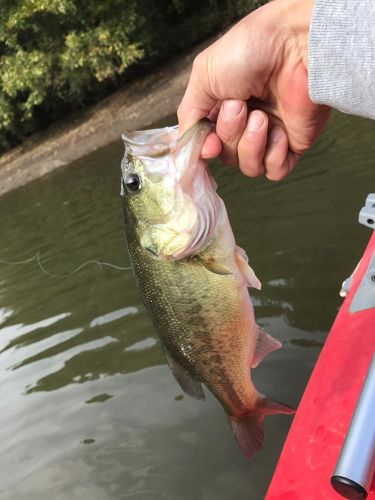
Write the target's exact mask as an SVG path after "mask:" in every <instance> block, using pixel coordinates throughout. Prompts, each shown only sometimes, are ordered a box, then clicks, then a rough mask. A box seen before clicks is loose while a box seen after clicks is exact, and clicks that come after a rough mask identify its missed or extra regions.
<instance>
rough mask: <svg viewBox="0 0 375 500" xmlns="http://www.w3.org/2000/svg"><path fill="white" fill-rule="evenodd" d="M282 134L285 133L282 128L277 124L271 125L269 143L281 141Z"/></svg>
mask: <svg viewBox="0 0 375 500" xmlns="http://www.w3.org/2000/svg"><path fill="white" fill-rule="evenodd" d="M284 135H285V132H284V130H283V129H282V128H281V127H279V126H278V125H277V126H276V127H273V129H272V130H271V133H270V137H269V142H270V143H271V144H276V143H278V142H280V141H281V139H282V138H283V137H284Z"/></svg>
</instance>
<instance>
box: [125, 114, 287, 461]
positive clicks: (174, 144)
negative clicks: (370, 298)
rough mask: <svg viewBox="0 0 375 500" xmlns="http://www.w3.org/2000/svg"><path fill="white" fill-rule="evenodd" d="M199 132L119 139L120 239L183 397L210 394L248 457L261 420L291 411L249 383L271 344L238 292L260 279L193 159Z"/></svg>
mask: <svg viewBox="0 0 375 500" xmlns="http://www.w3.org/2000/svg"><path fill="white" fill-rule="evenodd" d="M208 132H209V126H208V124H207V122H205V121H204V122H199V123H198V124H197V125H196V126H195V127H193V128H192V129H190V130H189V131H188V132H187V133H185V134H184V136H182V137H181V138H178V137H177V130H176V129H175V128H174V129H170V128H167V129H156V130H150V131H144V132H135V133H128V134H127V135H126V134H125V137H124V140H125V145H126V154H125V157H124V161H123V164H122V194H123V212H124V221H125V232H126V240H127V244H128V250H129V255H130V260H131V265H132V268H133V271H134V275H135V279H136V282H137V284H138V287H139V289H140V291H141V294H142V297H143V300H144V303H145V305H146V307H147V309H148V312H149V314H150V316H151V318H152V321H153V324H154V326H155V329H156V331H157V332H158V335H159V337H160V340H161V343H162V345H163V347H164V350H165V352H166V355H167V359H168V363H169V365H170V367H171V369H172V372H173V373H174V375H175V377H176V379H177V380H178V382H179V383H180V385H181V387H182V388H183V389H184V390H185V391H186V392H187V393H188V394H190V395H193V396H194V397H197V398H199V399H202V398H203V392H202V389H201V385H200V384H201V383H203V384H204V385H205V386H206V387H207V388H208V389H209V390H210V391H211V392H212V393H213V394H214V395H215V397H216V398H217V399H218V400H219V401H220V403H221V404H222V406H223V407H224V409H225V411H226V412H227V414H228V416H229V418H230V423H231V426H232V430H233V432H234V434H235V436H236V438H237V440H238V442H239V444H240V446H241V448H242V450H243V451H244V453H245V455H246V456H248V457H249V456H252V455H253V454H254V453H255V452H256V451H257V450H258V449H259V448H260V447H261V445H262V441H263V418H264V415H267V414H272V413H291V412H292V411H293V410H292V409H291V408H290V407H287V406H286V405H282V404H281V403H278V402H275V401H272V400H271V399H269V398H266V397H265V396H263V395H261V394H260V393H259V392H258V391H257V390H256V389H255V387H254V385H253V383H252V381H251V377H250V367H251V366H255V365H256V364H257V363H258V362H259V361H260V360H261V358H262V357H264V356H265V355H266V354H267V353H268V352H271V351H272V350H275V349H277V348H279V347H280V346H281V344H280V343H279V342H278V341H276V340H274V339H272V338H271V337H270V336H269V335H267V334H266V333H265V332H263V331H262V330H261V329H260V328H259V327H258V326H257V325H256V323H255V319H254V313H253V308H252V305H251V301H250V298H249V295H248V291H247V287H248V286H249V285H252V286H256V287H258V288H259V287H260V283H259V281H258V279H257V278H256V277H255V274H254V272H253V271H252V269H251V268H250V267H249V266H248V263H247V256H246V254H245V252H244V251H243V250H242V249H240V248H239V247H237V246H236V245H235V241H234V237H233V233H232V230H231V228H230V225H229V221H228V217H227V213H226V210H225V206H224V203H223V202H222V200H221V199H220V198H219V196H218V195H217V194H216V185H215V183H214V181H213V179H212V178H211V176H210V174H209V173H208V170H207V167H206V164H205V163H204V162H203V161H202V160H201V159H200V158H199V157H200V149H201V147H202V144H203V142H204V139H205V137H206V136H207V133H208ZM155 151H156V153H155ZM160 152H162V153H160Z"/></svg>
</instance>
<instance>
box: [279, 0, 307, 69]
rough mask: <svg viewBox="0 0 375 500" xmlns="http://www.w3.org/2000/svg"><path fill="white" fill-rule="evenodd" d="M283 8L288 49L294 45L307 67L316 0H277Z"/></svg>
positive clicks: (282, 13)
mask: <svg viewBox="0 0 375 500" xmlns="http://www.w3.org/2000/svg"><path fill="white" fill-rule="evenodd" d="M276 1H280V7H281V9H282V12H281V16H282V19H283V21H282V24H283V26H284V30H283V32H284V36H286V40H285V41H286V44H285V46H286V49H287V50H288V51H290V50H291V48H292V47H293V51H294V52H297V54H298V57H299V58H300V59H301V60H302V61H303V64H304V66H305V68H306V69H307V65H308V64H307V54H308V39H309V32H310V25H311V21H312V15H313V10H314V0H276Z"/></svg>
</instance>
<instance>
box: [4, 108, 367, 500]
mask: <svg viewBox="0 0 375 500" xmlns="http://www.w3.org/2000/svg"><path fill="white" fill-rule="evenodd" d="M373 133H374V124H373V123H370V122H367V121H364V120H359V119H353V118H348V117H344V116H342V115H336V116H335V118H334V120H333V122H332V123H331V125H330V127H329V129H328V130H327V132H326V134H325V135H324V136H323V138H322V139H321V140H320V141H319V143H318V144H317V145H316V146H315V148H314V150H313V151H311V152H310V153H309V154H308V155H306V157H305V158H304V159H303V161H302V162H301V164H300V166H299V168H298V169H297V171H296V172H295V173H293V175H292V176H290V178H289V179H288V180H286V181H285V182H283V183H278V184H274V183H270V182H268V181H266V180H265V179H255V180H254V179H245V178H244V177H243V176H241V175H240V174H238V172H237V171H236V170H234V169H225V168H222V167H219V166H217V165H214V167H213V170H214V172H215V175H216V177H217V180H218V184H219V186H220V193H221V194H222V196H223V198H224V200H225V201H226V205H227V208H228V211H229V214H230V218H231V221H232V225H233V228H234V231H235V234H236V236H237V240H238V243H239V244H240V245H241V246H243V247H244V248H246V249H247V251H248V254H249V256H250V260H251V264H252V265H253V267H254V268H255V270H256V272H257V275H258V276H259V277H260V278H261V279H262V282H263V290H262V291H261V292H257V291H254V292H252V294H253V302H254V305H255V309H256V316H257V318H258V321H259V323H260V324H261V325H262V326H264V328H265V329H266V330H267V331H269V332H270V333H271V334H272V335H274V336H275V337H277V338H278V339H280V340H281V341H282V342H283V344H284V347H283V349H282V350H281V351H278V352H276V353H274V354H272V355H271V356H269V357H268V358H267V359H266V360H264V362H263V363H262V365H261V366H260V367H259V369H257V370H256V373H255V382H256V384H257V386H258V387H259V389H260V390H261V391H262V392H264V393H266V394H269V395H271V396H274V397H275V398H276V399H279V400H282V401H285V402H287V403H289V404H297V403H298V400H299V398H300V397H301V394H302V391H303V389H304V386H305V384H306V381H307V379H308V376H309V374H310V372H311V370H312V367H313V365H314V362H315V360H316V357H317V355H318V354H319V350H320V348H321V346H322V345H323V343H324V339H325V337H326V334H327V331H328V330H329V328H330V325H331V323H332V320H333V318H334V316H335V314H336V311H337V309H338V307H339V304H340V299H339V297H338V290H339V285H340V283H341V282H342V280H343V279H344V278H345V277H346V276H347V275H349V274H350V273H351V271H352V269H353V268H354V266H355V264H356V261H357V260H358V258H359V257H360V256H361V252H362V249H363V248H364V245H365V242H366V239H367V238H368V236H369V233H368V230H366V229H365V228H362V227H360V226H359V225H358V224H357V223H356V220H357V213H358V210H359V208H360V207H361V206H362V203H363V201H364V199H365V196H366V194H367V193H368V192H369V191H371V189H372V190H373V188H371V181H372V180H373V178H374V165H373V158H374V157H375V143H374V141H373V140H372V137H373ZM121 156H122V144H121V142H120V141H119V142H118V143H116V144H114V145H111V146H109V147H107V148H104V149H102V150H100V151H97V152H95V153H93V154H91V155H89V156H88V157H86V158H84V159H83V160H80V161H78V162H76V163H75V164H74V166H72V167H71V168H65V169H63V170H61V171H59V172H56V173H54V174H52V175H50V176H48V177H46V178H44V179H42V180H40V181H36V182H34V183H32V184H30V185H28V186H26V187H24V188H21V189H19V190H17V191H16V192H14V193H9V194H8V195H6V196H4V197H3V198H1V199H0V242H1V246H0V260H1V261H22V260H27V259H30V257H32V256H34V255H36V253H37V252H40V255H41V259H42V262H43V267H44V268H45V269H46V270H48V271H49V272H50V273H51V274H58V275H63V274H68V273H70V272H71V271H72V270H74V269H76V268H77V267H78V266H80V265H81V264H82V263H83V262H84V261H87V260H98V261H105V262H110V263H113V264H115V265H118V266H120V267H126V266H127V265H128V264H129V262H128V257H127V254H126V249H125V246H124V241H123V239H124V235H123V228H122V216H121V209H120V201H119V161H120V159H121ZM0 372H1V374H0V377H1V378H0V398H1V401H2V411H1V413H0V442H1V446H0V470H1V472H2V473H1V476H0V500H8V499H9V500H22V499H28V500H30V499H31V500H33V499H35V500H47V499H48V500H50V499H51V498H53V499H54V500H60V499H61V500H65V499H69V500H74V499H80V500H81V499H85V498H90V499H93V500H99V499H100V500H102V499H103V500H105V499H116V500H118V499H122V498H124V499H125V498H135V499H173V500H178V499H190V498H199V499H204V500H212V498H215V499H218V500H220V499H223V500H224V499H225V500H230V499H242V498H252V499H261V498H263V497H264V492H265V490H266V488H267V484H268V482H269V480H270V478H271V476H272V472H273V469H274V466H275V463H276V461H277V457H278V455H279V453H280V450H281V447H282V443H283V440H284V438H285V435H286V432H287V429H288V427H289V425H290V418H289V417H285V416H276V417H273V418H270V419H268V421H267V423H266V443H265V447H264V449H263V451H262V452H261V453H260V454H259V455H257V456H256V457H255V458H254V459H253V460H252V461H250V462H248V461H246V460H245V459H244V458H243V457H242V455H241V453H240V451H239V449H238V447H237V445H236V443H235V441H234V439H233V437H232V436H231V433H230V431H229V428H228V425H227V422H226V419H225V417H224V414H223V412H222V410H221V409H220V408H219V406H218V403H217V402H216V401H215V400H214V399H213V398H212V397H210V396H209V397H208V401H206V402H205V403H204V404H203V403H201V402H199V401H194V400H192V399H190V398H188V397H184V396H183V395H182V394H181V390H180V388H179V387H178V386H177V384H176V383H175V381H174V380H173V378H172V376H171V374H170V373H169V371H168V368H167V367H166V365H165V359H164V356H163V354H162V352H161V350H160V348H159V346H158V344H157V339H156V336H155V334H154V331H153V329H152V327H151V324H150V320H149V318H148V316H147V314H146V312H145V309H144V307H143V305H142V304H141V300H140V298H139V295H138V292H137V290H136V288H135V286H134V284H133V278H132V274H131V272H129V271H124V270H119V269H114V268H110V267H103V268H98V267H97V266H87V267H84V268H83V269H81V270H80V271H79V272H78V273H76V274H74V275H72V276H69V277H66V278H54V277H51V276H48V275H46V274H44V273H43V272H42V271H41V270H40V268H39V267H38V265H37V263H36V261H35V260H34V261H30V262H28V263H25V264H23V265H7V264H4V262H3V263H1V262H0Z"/></svg>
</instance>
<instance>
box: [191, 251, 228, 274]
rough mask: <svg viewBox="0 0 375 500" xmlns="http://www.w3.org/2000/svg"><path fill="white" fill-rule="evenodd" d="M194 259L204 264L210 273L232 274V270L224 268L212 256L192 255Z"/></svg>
mask: <svg viewBox="0 0 375 500" xmlns="http://www.w3.org/2000/svg"><path fill="white" fill-rule="evenodd" d="M194 259H195V260H197V261H198V262H200V263H201V264H203V265H204V267H205V268H206V269H208V271H211V273H214V274H222V275H225V274H233V273H232V271H230V270H229V269H226V268H225V267H224V266H223V265H222V264H220V263H219V262H217V261H216V260H215V259H214V258H213V257H208V256H206V255H205V256H204V257H202V256H200V255H196V256H195V257H194Z"/></svg>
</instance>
